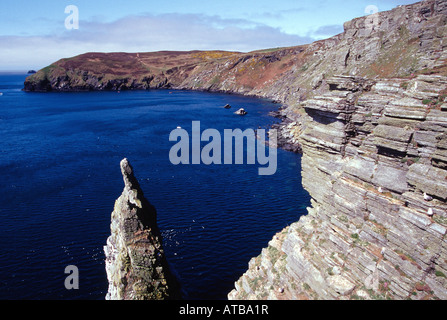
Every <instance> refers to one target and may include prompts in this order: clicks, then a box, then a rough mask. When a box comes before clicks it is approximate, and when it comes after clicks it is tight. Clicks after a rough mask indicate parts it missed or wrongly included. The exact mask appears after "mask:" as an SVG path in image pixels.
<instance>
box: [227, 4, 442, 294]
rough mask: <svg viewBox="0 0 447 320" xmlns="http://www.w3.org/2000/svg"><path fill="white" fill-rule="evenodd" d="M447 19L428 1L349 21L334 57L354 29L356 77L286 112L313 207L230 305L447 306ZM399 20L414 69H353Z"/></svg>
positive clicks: (255, 265) (252, 268)
mask: <svg viewBox="0 0 447 320" xmlns="http://www.w3.org/2000/svg"><path fill="white" fill-rule="evenodd" d="M446 17H447V2H446V1H424V2H421V3H418V4H416V5H412V6H406V7H400V8H397V9H395V10H393V11H390V12H385V13H381V14H380V15H379V16H378V18H379V19H378V21H380V24H379V25H378V28H377V30H376V31H373V32H372V33H370V34H366V31H365V30H364V29H363V28H361V27H359V28H357V30H356V31H354V30H351V29H350V28H351V27H352V26H362V25H363V23H365V24H366V20H367V18H364V20H365V21H363V22H362V20H361V19H357V20H354V21H353V22H350V23H347V24H345V29H346V30H345V34H344V36H342V38H343V39H342V40H341V41H340V43H339V44H337V45H336V46H335V47H334V48H333V49H332V50H331V51H330V52H329V53H326V56H328V55H329V56H331V55H332V56H334V57H335V56H336V53H335V52H334V51H333V50H336V48H337V46H339V45H341V44H342V43H343V41H347V40H346V38H349V37H350V35H351V34H353V33H356V34H357V36H356V37H357V38H354V39H352V38H351V39H350V41H353V43H352V44H351V46H350V50H351V51H350V52H351V53H350V55H349V57H348V59H347V61H346V68H347V69H348V70H350V72H349V73H348V75H336V76H331V77H328V78H326V79H325V80H324V82H325V83H326V84H322V85H321V86H326V89H325V90H324V91H320V92H318V93H317V94H315V95H313V96H312V97H310V98H308V99H306V100H304V101H303V102H301V103H300V104H299V106H300V107H297V106H296V105H294V106H291V107H289V108H288V109H289V110H288V111H287V110H286V111H285V113H286V114H287V115H288V116H289V117H290V118H292V120H294V124H295V125H292V126H290V128H289V130H288V131H287V132H289V133H290V134H291V136H292V139H295V140H296V141H298V142H299V143H300V144H301V148H302V150H303V158H302V176H303V186H304V188H305V189H306V190H308V191H309V193H310V195H311V197H312V201H311V202H312V206H311V207H309V208H308V215H307V216H305V217H302V218H301V219H300V221H299V222H297V223H294V224H292V225H290V226H288V227H287V228H285V229H284V230H282V231H281V232H279V233H278V234H277V235H276V236H275V237H274V238H273V239H272V240H271V241H270V243H269V245H268V247H267V248H265V249H263V250H262V253H261V254H260V255H259V256H258V257H256V258H253V259H252V260H251V261H250V263H249V269H248V271H247V272H246V273H245V274H244V275H243V276H242V277H241V278H240V279H239V280H238V281H237V282H236V284H235V289H234V290H233V291H232V292H231V293H230V294H229V298H230V299H447V279H446V275H447V238H446V233H447V203H446V200H447V166H446V165H447V162H446V160H447V158H446V157H445V155H446V153H445V152H446V146H444V139H445V137H446V135H447V127H446V124H447V122H446V119H447V118H446V116H447V103H446V97H447V77H445V76H443V75H442V74H443V73H444V74H445V72H443V71H442V70H445V69H443V68H445V58H446V55H445V48H446V46H447V42H446V40H447V39H446V34H447V33H446ZM424 19H426V20H425V21H424ZM423 21H424V22H423ZM396 22H397V25H395V27H397V30H409V34H411V35H412V36H411V37H410V39H413V38H414V39H413V40H410V42H411V43H413V42H416V43H417V46H415V47H414V48H411V47H410V48H408V47H405V46H403V44H402V43H400V42H401V41H402V38H399V39H396V40H395V41H394V43H388V44H387V45H388V46H391V47H394V46H396V51H401V52H404V51H406V50H409V51H410V52H412V53H411V55H410V56H408V57H411V59H412V65H413V66H415V67H414V68H412V69H409V70H406V67H405V68H404V69H403V70H402V71H403V72H404V74H399V70H394V71H393V72H392V73H391V74H390V75H396V77H394V78H385V79H384V78H383V77H377V76H374V77H367V76H368V72H366V73H363V72H361V70H360V69H357V66H356V63H355V62H353V63H350V62H349V59H351V57H352V56H351V54H352V53H354V52H355V54H358V51H356V49H353V48H356V47H357V44H358V45H359V46H360V44H364V45H366V47H370V46H369V44H370V43H375V42H376V41H378V42H377V43H378V44H380V42H381V41H380V42H379V39H380V37H379V35H380V30H381V26H382V25H384V26H387V28H390V26H391V27H392V26H393V23H396ZM418 24H422V26H420V27H417V25H418ZM434 26H436V27H434ZM376 27H377V26H376ZM418 30H419V31H418ZM378 32H379V33H378ZM394 32H396V30H395V29H393V28H391V29H389V32H388V35H387V37H390V36H391V35H392V34H393V33H394ZM399 32H401V31H399ZM414 32H415V33H414ZM363 37H364V38H365V39H364V40H361V39H362V38H363ZM376 38H377V39H376ZM407 39H408V37H407ZM405 41H406V40H405ZM356 43H357V44H356ZM405 43H406V42H405ZM434 47H438V49H436V50H434ZM359 49H360V47H359ZM336 51H337V50H336ZM379 51H380V50H379ZM374 52H377V50H373V53H371V55H372V56H376V59H379V61H382V64H377V66H378V68H380V70H379V71H381V70H383V72H386V68H387V66H388V65H387V64H386V63H385V62H386V60H384V58H383V57H382V58H377V55H375V54H374ZM391 52H395V50H391V51H390V53H391ZM424 52H425V53H424ZM354 57H355V55H354ZM401 58H402V55H395V56H390V57H389V63H390V64H393V66H397V65H398V64H400V63H401V61H400V59H401ZM413 59H414V60H413ZM337 65H338V64H337V63H335V64H334V66H337ZM403 65H404V64H402V66H403ZM405 65H407V64H406V63H405ZM423 66H425V67H423ZM420 68H427V69H426V70H425V71H428V69H430V72H422V73H426V74H418V71H420V70H421V69H420ZM402 71H401V72H402ZM395 72H396V73H395ZM410 72H411V74H409V75H408V76H407V77H405V78H403V77H402V76H403V75H405V73H410ZM398 75H400V76H401V78H397V76H398ZM384 76H385V75H384Z"/></svg>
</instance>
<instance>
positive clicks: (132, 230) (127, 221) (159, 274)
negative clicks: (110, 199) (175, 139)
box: [104, 159, 181, 300]
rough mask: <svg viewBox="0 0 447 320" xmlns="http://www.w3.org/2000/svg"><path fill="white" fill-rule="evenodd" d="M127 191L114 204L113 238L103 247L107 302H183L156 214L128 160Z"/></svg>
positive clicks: (124, 165) (123, 166)
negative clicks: (168, 259)
mask: <svg viewBox="0 0 447 320" xmlns="http://www.w3.org/2000/svg"><path fill="white" fill-rule="evenodd" d="M120 166H121V173H122V175H123V180H124V190H123V193H122V194H121V196H120V197H119V198H118V199H117V200H116V202H115V208H114V210H113V212H112V219H111V220H112V221H111V224H110V229H111V236H110V237H109V238H108V239H107V245H106V246H105V247H104V252H105V255H106V272H107V279H108V281H109V289H108V293H107V296H106V299H107V300H168V299H169V300H172V299H180V298H181V294H180V288H179V285H178V282H177V280H176V278H175V277H174V276H173V275H172V273H171V271H170V268H169V265H168V262H167V261H166V257H165V254H164V251H163V244H162V241H163V240H162V237H161V234H160V231H159V229H158V226H157V212H156V210H155V208H154V207H153V206H152V205H151V204H150V203H149V201H148V200H147V199H146V198H145V197H144V195H143V191H142V190H141V187H140V185H139V183H138V181H137V179H136V178H135V176H134V174H133V169H132V166H131V165H130V163H129V161H128V160H127V159H123V160H122V161H121V164H120Z"/></svg>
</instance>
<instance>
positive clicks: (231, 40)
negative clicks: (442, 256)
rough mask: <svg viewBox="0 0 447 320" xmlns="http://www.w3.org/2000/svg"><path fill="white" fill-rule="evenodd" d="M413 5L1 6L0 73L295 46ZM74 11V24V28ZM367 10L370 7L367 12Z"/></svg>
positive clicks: (256, 0)
mask: <svg viewBox="0 0 447 320" xmlns="http://www.w3.org/2000/svg"><path fill="white" fill-rule="evenodd" d="M415 2H417V0H344V1H341V0H274V1H273V0H224V1H221V0H206V1H205V0H170V1H160V0H158V1H153V0H108V1H105V0H68V1H66V0H39V1H36V0H2V3H1V6H0V71H16V70H29V69H35V70H37V69H41V68H43V67H45V66H47V65H49V64H51V63H52V62H55V61H57V60H59V59H61V58H67V57H72V56H75V55H78V54H82V53H85V52H151V51H160V50H180V51H187V50H228V51H241V52H249V51H253V50H259V49H267V48H276V47H287V46H295V45H300V44H306V43H311V42H313V41H315V40H321V39H325V38H329V37H331V36H334V35H336V34H338V33H341V32H343V23H344V22H346V21H349V20H351V19H353V18H357V17H361V16H364V15H366V14H369V13H374V12H372V11H371V10H370V9H371V8H377V10H378V11H386V10H390V9H392V8H394V7H396V6H398V5H404V4H410V3H415ZM67 6H75V7H76V8H77V16H78V18H79V19H78V20H77V22H78V26H77V28H73V27H76V24H75V23H74V22H75V20H76V19H74V18H75V17H76V12H75V11H73V10H68V11H67V12H66V8H67ZM371 6H373V7H371Z"/></svg>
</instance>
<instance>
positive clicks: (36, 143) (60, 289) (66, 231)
mask: <svg viewBox="0 0 447 320" xmlns="http://www.w3.org/2000/svg"><path fill="white" fill-rule="evenodd" d="M25 78H26V75H11V74H9V75H6V74H4V75H0V92H2V93H3V95H1V96H0V181H1V183H0V299H45V300H46V299H104V297H105V295H106V292H107V286H108V284H107V278H106V273H105V267H104V259H105V257H104V253H103V246H104V245H105V244H106V240H107V237H108V236H109V234H110V216H111V212H112V211H113V206H114V202H115V200H116V199H117V198H118V197H119V196H120V194H121V192H122V190H123V186H124V185H123V180H122V176H121V172H120V167H119V163H120V161H121V159H123V158H125V157H127V158H128V159H129V161H130V162H131V164H132V166H133V168H134V171H135V174H136V176H137V178H138V179H139V181H140V184H141V187H142V189H143V191H144V193H145V196H146V198H148V200H149V201H150V202H151V203H152V204H153V205H154V206H155V207H156V209H157V212H158V223H159V227H160V230H161V232H162V235H163V237H164V246H165V251H166V254H167V258H168V261H169V262H170V264H171V266H172V268H173V270H174V271H175V273H176V274H177V276H178V278H179V280H180V283H181V285H182V288H183V290H184V292H185V294H186V298H188V299H226V296H227V293H228V292H229V291H231V290H232V288H233V286H234V282H235V281H236V280H237V279H238V278H239V277H240V276H241V275H242V274H243V273H244V272H245V271H246V269H247V267H248V262H249V260H250V259H251V258H252V257H255V256H257V255H259V254H260V252H261V249H262V248H264V247H266V246H267V243H268V241H269V240H270V239H271V238H272V237H273V235H274V234H275V233H276V232H278V231H280V230H282V229H283V228H284V227H286V226H287V225H289V224H291V223H292V222H294V221H297V220H298V219H299V217H300V216H301V215H303V214H305V213H306V207H307V206H308V205H309V196H308V194H307V192H306V191H304V190H303V188H302V185H301V175H300V172H301V168H300V156H299V155H297V154H293V153H290V152H285V151H283V150H278V170H277V172H276V174H274V175H271V176H260V175H258V168H259V165H248V164H244V165H204V164H200V165H178V166H175V165H173V164H171V162H170V161H169V150H170V148H171V147H172V146H173V145H174V144H175V142H170V141H169V134H170V132H171V131H172V130H173V129H175V128H176V127H177V126H181V127H182V128H185V129H186V130H188V131H189V132H191V131H190V130H191V124H192V121H200V122H201V128H203V129H202V130H204V129H207V128H214V129H218V130H219V131H220V132H223V130H224V129H235V128H240V129H242V130H244V129H248V128H252V129H255V128H258V127H259V126H261V127H263V128H265V127H267V126H268V125H271V124H273V123H275V122H277V121H278V120H277V119H274V118H272V117H270V116H268V112H269V111H271V110H276V109H277V108H278V107H279V105H277V104H273V103H271V102H269V101H267V100H260V99H255V98H250V97H243V96H238V95H228V94H211V93H203V92H191V91H168V90H159V91H155V90H154V91H133V92H121V93H117V92H85V93H26V92H23V91H21V89H22V88H23V82H24V80H25ZM227 103H228V104H230V105H232V106H233V109H231V110H226V109H224V108H223V106H224V105H225V104H227ZM240 107H243V108H245V110H247V111H248V115H247V116H245V117H241V116H237V115H234V114H233V112H234V111H235V110H237V109H238V108H240ZM68 265H75V266H77V267H78V269H79V289H78V290H67V289H66V288H65V286H64V281H65V278H66V277H67V274H65V273H64V270H65V267H66V266H68Z"/></svg>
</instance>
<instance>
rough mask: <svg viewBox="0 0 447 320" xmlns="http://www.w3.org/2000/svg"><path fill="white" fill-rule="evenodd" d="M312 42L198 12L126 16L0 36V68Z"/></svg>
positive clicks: (38, 66) (33, 66)
mask: <svg viewBox="0 0 447 320" xmlns="http://www.w3.org/2000/svg"><path fill="white" fill-rule="evenodd" d="M311 41H313V39H312V38H310V37H301V36H297V35H290V34H286V33H284V32H282V31H281V30H280V29H279V28H273V27H269V26H267V25H264V24H261V23H256V22H253V21H250V20H244V19H223V18H221V17H219V16H207V15H199V14H163V15H149V14H146V15H139V16H128V17H125V18H122V19H120V20H117V21H114V22H107V23H104V22H94V21H82V20H81V21H80V29H79V30H63V32H61V33H60V34H57V35H47V36H41V37H38V36H0V42H1V43H2V46H1V47H0V61H1V62H0V69H3V70H6V69H9V70H14V69H17V68H26V69H29V68H35V69H37V68H41V67H44V66H46V65H48V64H50V63H51V62H54V61H56V60H58V59H60V58H65V57H70V56H74V55H77V54H81V53H84V52H90V51H100V52H113V51H125V52H149V51H158V50H218V49H219V50H234V51H252V50H257V49H265V48H273V47H283V46H293V45H299V44H304V43H309V42H311Z"/></svg>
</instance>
